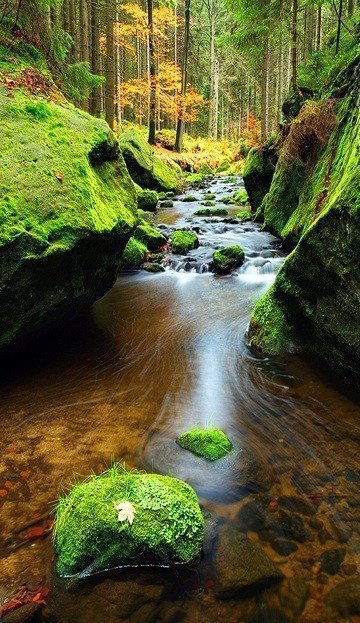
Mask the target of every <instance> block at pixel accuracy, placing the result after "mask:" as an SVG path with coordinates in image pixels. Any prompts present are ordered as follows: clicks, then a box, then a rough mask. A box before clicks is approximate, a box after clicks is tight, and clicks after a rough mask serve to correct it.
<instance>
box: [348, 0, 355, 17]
mask: <svg viewBox="0 0 360 623" xmlns="http://www.w3.org/2000/svg"><path fill="white" fill-rule="evenodd" d="M353 15H354V0H348V3H347V16H348V17H352V16H353Z"/></svg>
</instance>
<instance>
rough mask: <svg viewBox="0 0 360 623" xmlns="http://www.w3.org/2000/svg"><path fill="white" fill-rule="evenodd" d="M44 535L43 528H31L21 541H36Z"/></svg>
mask: <svg viewBox="0 0 360 623" xmlns="http://www.w3.org/2000/svg"><path fill="white" fill-rule="evenodd" d="M43 535H44V528H43V527H42V526H35V528H31V530H28V532H26V534H25V535H24V536H23V537H22V538H23V539H38V538H39V537H40V536H43Z"/></svg>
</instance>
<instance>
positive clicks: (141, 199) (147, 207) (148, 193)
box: [135, 184, 159, 212]
mask: <svg viewBox="0 0 360 623" xmlns="http://www.w3.org/2000/svg"><path fill="white" fill-rule="evenodd" d="M135 187H136V196H137V202H138V208H139V210H143V211H144V212H155V211H156V208H157V205H158V201H159V196H158V193H157V192H156V190H149V189H148V188H141V187H140V186H138V185H137V184H135Z"/></svg>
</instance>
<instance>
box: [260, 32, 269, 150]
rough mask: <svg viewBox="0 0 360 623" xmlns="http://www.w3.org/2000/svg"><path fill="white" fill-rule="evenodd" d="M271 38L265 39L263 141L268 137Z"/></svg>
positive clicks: (262, 100)
mask: <svg viewBox="0 0 360 623" xmlns="http://www.w3.org/2000/svg"><path fill="white" fill-rule="evenodd" d="M268 65H269V40H268V37H266V39H265V44H264V51H263V62H262V73H261V140H262V141H263V142H265V141H266V139H267V134H268V95H269V75H268Z"/></svg>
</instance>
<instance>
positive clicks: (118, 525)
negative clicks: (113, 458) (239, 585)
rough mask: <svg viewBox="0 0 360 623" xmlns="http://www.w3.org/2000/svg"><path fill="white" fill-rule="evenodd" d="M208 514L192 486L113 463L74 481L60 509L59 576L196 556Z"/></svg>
mask: <svg viewBox="0 0 360 623" xmlns="http://www.w3.org/2000/svg"><path fill="white" fill-rule="evenodd" d="M203 536H204V519H203V516H202V513H201V510H200V507H199V503H198V500H197V497H196V494H195V492H194V490H193V489H192V488H191V487H190V486H189V485H187V484H186V483H184V482H182V481H181V480H178V479H177V478H171V477H169V476H159V475H157V474H141V473H126V472H124V471H121V470H120V471H119V470H118V469H116V468H112V469H110V470H109V471H107V472H105V473H104V474H101V475H100V476H93V477H92V478H91V479H90V480H88V481H86V482H83V483H81V484H77V485H75V486H74V487H73V488H72V490H71V491H70V493H69V495H67V496H66V497H64V498H62V499H61V500H60V501H59V503H58V505H57V508H56V516H55V550H56V555H57V560H56V569H57V572H58V574H59V575H60V576H62V577H66V576H71V575H75V574H81V573H83V574H89V573H94V572H96V571H101V570H106V569H109V568H111V567H119V566H125V565H126V566H127V565H130V566H139V565H140V566H141V565H144V566H147V565H161V566H163V565H165V566H172V565H176V564H187V563H191V562H194V561H197V559H198V557H199V554H200V551H201V547H202V541H203Z"/></svg>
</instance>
